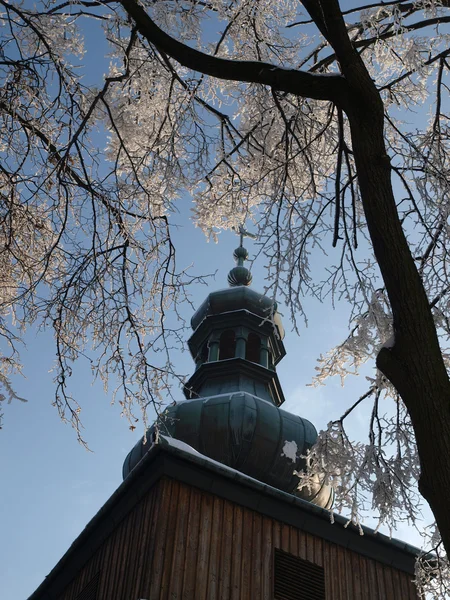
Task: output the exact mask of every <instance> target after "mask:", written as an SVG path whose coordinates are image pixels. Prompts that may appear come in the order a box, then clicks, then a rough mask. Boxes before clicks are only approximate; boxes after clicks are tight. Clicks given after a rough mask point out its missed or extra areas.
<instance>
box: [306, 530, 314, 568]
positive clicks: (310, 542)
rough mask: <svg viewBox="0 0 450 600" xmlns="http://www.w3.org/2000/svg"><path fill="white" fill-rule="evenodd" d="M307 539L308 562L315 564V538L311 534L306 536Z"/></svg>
mask: <svg viewBox="0 0 450 600" xmlns="http://www.w3.org/2000/svg"><path fill="white" fill-rule="evenodd" d="M305 538H306V560H309V562H312V563H313V562H314V536H312V535H310V534H309V533H307V534H305Z"/></svg>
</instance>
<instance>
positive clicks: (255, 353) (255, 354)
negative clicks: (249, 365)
mask: <svg viewBox="0 0 450 600" xmlns="http://www.w3.org/2000/svg"><path fill="white" fill-rule="evenodd" d="M260 350H261V338H260V337H259V335H256V333H249V334H248V339H247V346H246V349H245V358H246V359H247V360H249V361H250V362H254V363H259V360H260V359H259V353H260Z"/></svg>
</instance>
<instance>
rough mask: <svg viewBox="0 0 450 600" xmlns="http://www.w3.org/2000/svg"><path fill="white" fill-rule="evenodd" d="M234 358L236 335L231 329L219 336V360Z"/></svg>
mask: <svg viewBox="0 0 450 600" xmlns="http://www.w3.org/2000/svg"><path fill="white" fill-rule="evenodd" d="M235 356H236V335H235V333H234V331H233V330H232V329H227V331H224V332H223V333H222V335H221V336H220V342H219V360H225V359H227V358H234V357H235Z"/></svg>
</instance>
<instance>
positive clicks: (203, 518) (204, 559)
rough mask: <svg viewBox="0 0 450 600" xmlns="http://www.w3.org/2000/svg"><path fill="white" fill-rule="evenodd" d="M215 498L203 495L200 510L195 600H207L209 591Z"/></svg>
mask: <svg viewBox="0 0 450 600" xmlns="http://www.w3.org/2000/svg"><path fill="white" fill-rule="evenodd" d="M212 511H213V497H212V496H211V495H210V494H202V503H201V509H200V531H199V537H198V559H197V576H196V578H195V596H194V597H195V599H196V600H197V599H198V600H206V593H207V590H208V568H209V550H210V540H211V525H212Z"/></svg>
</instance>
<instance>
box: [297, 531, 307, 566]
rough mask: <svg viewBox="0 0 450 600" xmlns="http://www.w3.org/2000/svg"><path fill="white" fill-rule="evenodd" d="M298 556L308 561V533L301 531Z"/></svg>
mask: <svg viewBox="0 0 450 600" xmlns="http://www.w3.org/2000/svg"><path fill="white" fill-rule="evenodd" d="M297 550H298V556H300V558H303V560H306V533H305V532H304V531H299V537H298V548H297Z"/></svg>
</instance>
